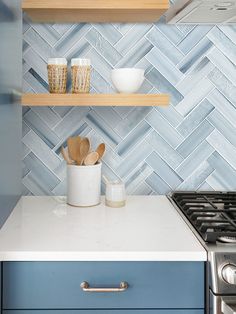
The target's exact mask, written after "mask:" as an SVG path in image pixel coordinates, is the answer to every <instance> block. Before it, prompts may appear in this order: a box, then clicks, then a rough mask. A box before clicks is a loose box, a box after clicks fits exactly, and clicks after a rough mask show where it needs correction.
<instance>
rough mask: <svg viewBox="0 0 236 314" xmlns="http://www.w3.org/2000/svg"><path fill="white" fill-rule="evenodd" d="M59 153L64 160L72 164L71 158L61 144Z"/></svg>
mask: <svg viewBox="0 0 236 314" xmlns="http://www.w3.org/2000/svg"><path fill="white" fill-rule="evenodd" d="M61 154H62V156H63V158H64V159H65V161H66V162H67V164H68V165H72V164H73V162H72V160H71V159H70V157H69V155H68V153H67V151H66V150H65V148H64V147H63V146H62V147H61Z"/></svg>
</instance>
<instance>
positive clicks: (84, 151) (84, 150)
mask: <svg viewBox="0 0 236 314" xmlns="http://www.w3.org/2000/svg"><path fill="white" fill-rule="evenodd" d="M89 150H90V142H89V139H88V138H87V137H85V138H83V139H82V140H81V142H80V145H79V153H78V155H77V158H76V162H77V164H78V165H82V164H83V161H84V159H85V158H86V156H87V155H88V153H89Z"/></svg>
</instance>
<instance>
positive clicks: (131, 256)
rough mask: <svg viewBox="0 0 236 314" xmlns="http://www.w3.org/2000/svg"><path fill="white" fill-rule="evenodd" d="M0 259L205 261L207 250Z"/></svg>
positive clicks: (0, 256) (0, 257) (1, 255)
mask: <svg viewBox="0 0 236 314" xmlns="http://www.w3.org/2000/svg"><path fill="white" fill-rule="evenodd" d="M0 261H2V262H7V261H9V262H10V261H25V262H26V261H28V262H30V261H45V262H46V261H52V262H53V261H58V262H59V261H77V262H84V261H91V262H104V261H110V262H135V261H136V262H139V261H140V262H158V261H160V262H161V261H163V262H164V261H173V262H181V261H182V262H205V261H207V252H206V251H204V250H203V251H202V252H201V251H199V252H179V251H178V252H132V253H130V252H123V253H122V252H107V253H106V252H93V253H91V252H52V253H49V252H17V251H14V252H0Z"/></svg>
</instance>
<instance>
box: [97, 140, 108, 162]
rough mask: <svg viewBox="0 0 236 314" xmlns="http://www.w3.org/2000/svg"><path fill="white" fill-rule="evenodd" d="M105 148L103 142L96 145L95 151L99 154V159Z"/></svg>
mask: <svg viewBox="0 0 236 314" xmlns="http://www.w3.org/2000/svg"><path fill="white" fill-rule="evenodd" d="M105 150H106V145H105V143H101V144H100V145H98V147H97V149H96V152H97V153H98V155H99V160H101V159H102V157H103V155H104V153H105Z"/></svg>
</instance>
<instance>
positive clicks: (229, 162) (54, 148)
mask: <svg viewBox="0 0 236 314" xmlns="http://www.w3.org/2000/svg"><path fill="white" fill-rule="evenodd" d="M23 50H24V60H23V62H24V65H23V66H24V74H23V82H24V91H25V92H30V93H31V92H32V93H45V92H47V90H48V83H47V69H46V63H47V60H48V58H49V57H53V56H54V57H56V56H57V57H66V58H67V59H68V60H70V59H71V58H73V57H88V58H90V59H91V60H92V65H93V77H92V91H91V92H93V93H111V92H114V89H113V87H112V84H111V79H110V72H111V69H112V68H115V67H140V68H144V69H145V70H146V80H145V83H144V84H143V86H142V90H141V92H143V93H156V92H163V93H168V94H170V95H171V105H170V106H169V107H167V108H158V107H157V108H147V107H139V108H135V107H127V108H123V107H110V108H107V107H104V108H103V107H102V108H96V107H86V108H84V107H81V108H79V107H63V108H61V107H47V108H39V107H34V108H29V107H26V108H24V112H23V139H22V141H23V165H24V167H23V169H24V173H23V186H24V191H23V193H24V194H26V195H27V194H33V195H49V194H53V195H63V194H65V190H66V184H65V175H66V165H65V162H64V161H63V159H62V157H61V155H60V153H59V148H60V146H61V145H62V144H64V145H65V141H66V139H67V138H68V137H69V136H72V135H76V134H82V135H83V136H88V137H89V138H91V139H92V144H93V146H96V145H97V144H98V143H100V142H105V143H106V145H107V153H106V156H105V158H104V164H103V172H104V173H105V174H106V176H107V177H109V178H111V179H117V178H122V179H123V180H124V181H125V182H126V187H127V191H128V193H130V194H166V193H168V192H169V191H171V190H235V189H236V66H235V65H236V27H235V26H218V27H217V26H215V27H211V26H198V25H189V26H188V25H186V26H170V25H165V23H164V21H163V20H161V21H160V22H159V23H157V24H153V25H151V24H148V25H144V24H136V25H134V24H75V25H62V24H54V25H50V24H48V25H45V24H31V23H30V22H29V20H28V19H27V17H25V23H24V47H23ZM69 88H70V84H69V86H68V89H69ZM91 105H92V104H91Z"/></svg>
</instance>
